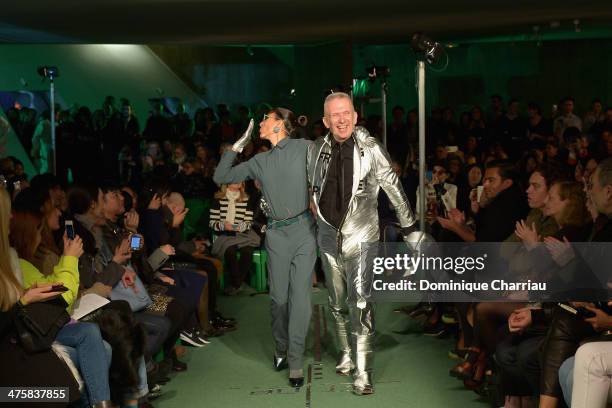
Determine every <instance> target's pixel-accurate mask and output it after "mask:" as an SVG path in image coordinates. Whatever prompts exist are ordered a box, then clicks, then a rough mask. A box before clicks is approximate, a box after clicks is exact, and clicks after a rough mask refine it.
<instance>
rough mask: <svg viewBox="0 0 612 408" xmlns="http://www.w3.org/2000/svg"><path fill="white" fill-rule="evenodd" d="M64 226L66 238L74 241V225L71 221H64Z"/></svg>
mask: <svg viewBox="0 0 612 408" xmlns="http://www.w3.org/2000/svg"><path fill="white" fill-rule="evenodd" d="M64 225H65V226H66V236H67V237H68V239H74V225H73V224H72V221H66V223H65V224H64Z"/></svg>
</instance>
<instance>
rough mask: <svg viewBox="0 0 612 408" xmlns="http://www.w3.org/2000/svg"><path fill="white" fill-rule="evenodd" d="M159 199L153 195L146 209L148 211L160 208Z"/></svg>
mask: <svg viewBox="0 0 612 408" xmlns="http://www.w3.org/2000/svg"><path fill="white" fill-rule="evenodd" d="M161 202H162V200H161V197H160V196H159V195H157V193H156V194H153V198H152V199H151V202H150V203H149V206H148V207H147V208H148V209H149V210H159V209H160V208H161Z"/></svg>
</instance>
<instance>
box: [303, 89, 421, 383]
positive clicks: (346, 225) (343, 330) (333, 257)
mask: <svg viewBox="0 0 612 408" xmlns="http://www.w3.org/2000/svg"><path fill="white" fill-rule="evenodd" d="M323 123H324V124H325V126H326V127H327V128H328V129H329V133H328V134H327V135H326V136H325V137H322V138H319V139H318V140H316V141H315V142H314V143H313V144H312V145H311V146H310V147H309V151H308V159H307V163H308V181H309V186H310V189H311V190H312V204H311V205H312V206H313V207H314V208H313V209H312V210H313V212H316V218H317V226H318V232H317V243H318V246H319V252H320V257H321V261H322V266H323V270H324V272H325V278H326V282H327V287H328V290H329V307H330V309H331V313H332V315H333V318H334V321H335V328H336V336H337V341H338V346H339V348H340V357H339V360H338V364H337V366H336V372H337V373H338V374H340V375H349V374H350V373H351V371H353V391H354V393H356V394H358V395H365V394H372V393H373V392H374V387H373V381H372V360H373V354H374V351H373V343H374V310H373V304H372V302H371V301H370V299H369V295H370V289H371V285H372V278H373V276H372V270H371V268H364V267H363V265H364V263H363V262H362V261H363V260H364V259H366V258H367V257H368V256H371V255H372V252H373V251H369V249H370V247H371V248H372V249H375V247H376V245H372V244H376V243H377V242H378V240H379V223H378V210H377V205H378V200H377V198H378V192H379V190H380V188H381V187H382V189H383V190H384V191H385V193H386V194H387V196H388V197H389V201H390V202H391V203H392V205H393V207H394V208H395V211H396V213H397V218H398V220H399V222H400V224H401V227H402V229H403V231H402V232H403V233H404V234H405V235H404V236H407V235H408V233H409V232H412V229H413V228H414V225H415V218H414V215H413V212H412V210H411V208H410V204H409V203H408V200H407V198H406V195H405V193H404V191H403V189H402V186H401V184H400V181H399V179H398V177H397V175H396V174H395V173H394V171H393V169H392V168H391V163H390V160H389V155H388V153H387V151H386V150H385V148H384V147H383V146H381V145H380V143H379V142H378V141H377V140H376V139H375V138H373V137H371V136H370V135H369V133H368V132H367V130H365V129H364V128H362V127H357V128H356V127H355V124H356V123H357V113H356V112H355V109H354V107H353V102H352V99H351V97H350V96H349V95H347V94H346V93H341V92H336V93H332V94H330V95H329V96H328V97H327V98H326V99H325V104H324V118H323ZM368 269H369V270H368ZM347 314H348V318H347ZM349 324H350V338H349Z"/></svg>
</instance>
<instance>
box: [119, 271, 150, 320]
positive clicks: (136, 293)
mask: <svg viewBox="0 0 612 408" xmlns="http://www.w3.org/2000/svg"><path fill="white" fill-rule="evenodd" d="M110 298H111V300H125V301H126V302H128V303H129V304H130V309H132V312H139V311H141V310H143V309H146V308H147V307H148V306H149V305H151V303H152V302H153V301H152V300H151V297H150V296H149V293H148V292H147V289H146V288H145V286H144V284H143V283H142V281H141V280H140V278H139V277H138V275H136V278H135V279H134V286H127V287H126V286H124V285H123V282H121V281H119V282H117V284H116V285H115V286H114V287H113V289H112V290H111V295H110Z"/></svg>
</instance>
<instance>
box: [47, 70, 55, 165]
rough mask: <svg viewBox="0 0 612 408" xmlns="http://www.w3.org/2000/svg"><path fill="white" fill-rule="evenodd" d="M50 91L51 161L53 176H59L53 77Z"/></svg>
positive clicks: (50, 79)
mask: <svg viewBox="0 0 612 408" xmlns="http://www.w3.org/2000/svg"><path fill="white" fill-rule="evenodd" d="M49 83H50V89H49V101H50V103H51V150H52V152H53V153H52V154H51V159H52V160H53V165H52V167H51V169H52V170H53V174H54V175H56V176H57V165H56V161H55V158H56V152H55V84H54V83H53V77H50V78H49Z"/></svg>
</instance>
